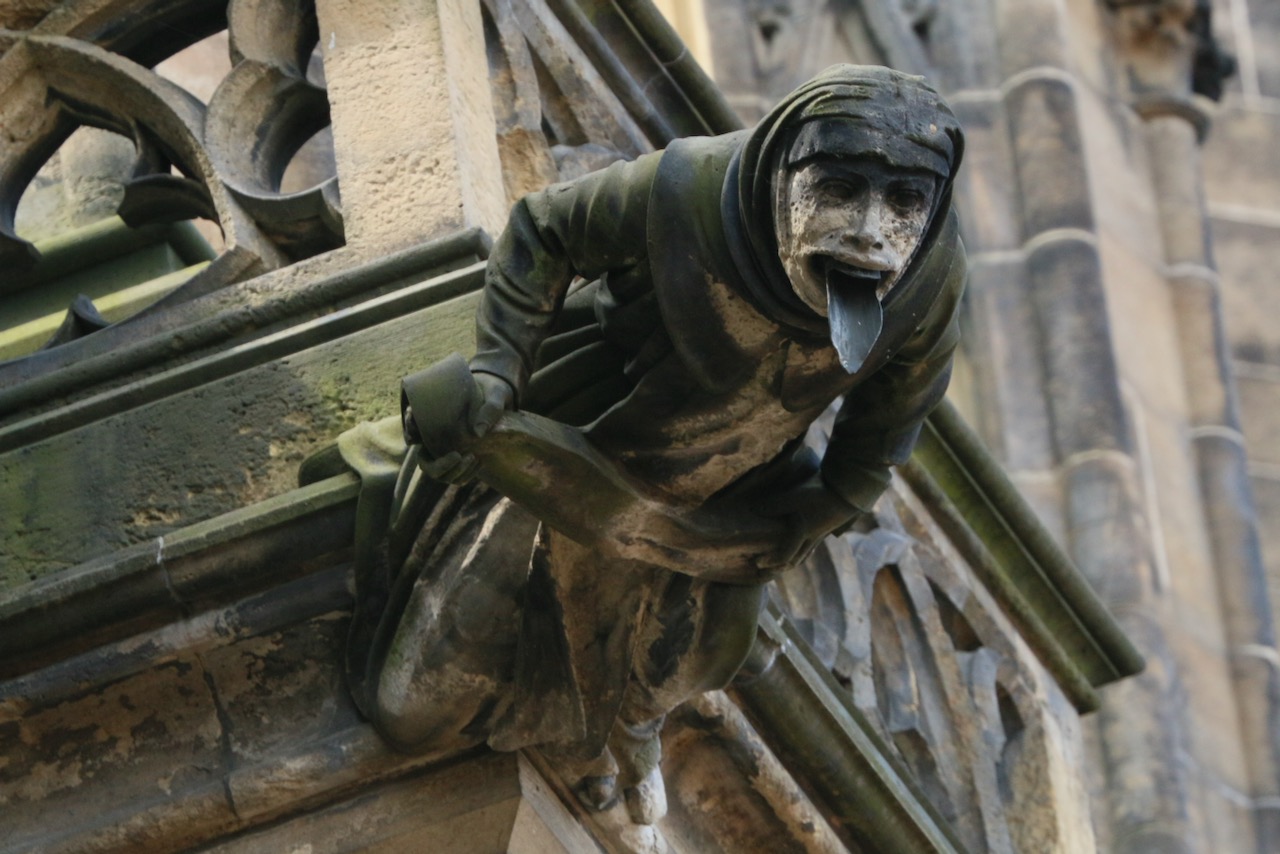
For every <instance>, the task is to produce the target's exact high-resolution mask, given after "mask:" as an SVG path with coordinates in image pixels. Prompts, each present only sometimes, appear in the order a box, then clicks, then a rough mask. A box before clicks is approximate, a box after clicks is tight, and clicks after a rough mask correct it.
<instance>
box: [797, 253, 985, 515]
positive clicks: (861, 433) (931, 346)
mask: <svg viewBox="0 0 1280 854" xmlns="http://www.w3.org/2000/svg"><path fill="white" fill-rule="evenodd" d="M954 252H955V253H956V254H955V255H954V257H952V258H951V259H950V261H949V265H948V266H949V269H948V270H947V271H946V274H945V276H946V277H945V281H944V283H943V287H942V291H941V293H940V294H939V295H938V298H937V300H936V301H935V302H934V303H933V306H932V307H931V308H930V311H929V314H928V315H927V316H926V317H925V320H924V322H923V323H922V324H921V325H920V326H919V327H918V328H917V330H916V332H915V334H914V335H913V336H912V337H911V338H910V339H909V340H908V341H907V343H906V345H905V346H903V348H902V349H901V350H899V351H898V353H897V354H896V355H895V356H894V358H893V359H892V360H891V361H890V362H889V364H887V365H886V366H885V367H884V368H882V369H881V370H879V371H878V372H876V374H875V375H873V376H871V377H869V378H868V379H867V381H866V382H864V383H862V384H861V385H859V386H857V387H856V388H854V389H853V390H852V391H851V392H849V394H847V395H846V396H845V399H844V402H843V403H842V404H841V406H840V412H839V414H837V415H836V422H835V427H834V428H833V429H832V434H831V441H830V442H829V443H828V445H827V451H826V453H825V454H824V455H823V458H822V479H823V481H824V482H825V483H826V484H827V486H828V487H829V488H831V489H832V490H834V491H835V492H837V493H839V494H840V496H841V497H843V498H844V499H845V500H846V501H848V502H849V503H850V504H852V505H853V506H855V507H857V508H858V509H859V510H863V511H869V510H870V509H871V507H872V506H873V505H874V504H875V502H876V499H877V498H879V497H880V494H881V493H882V492H884V490H885V488H886V487H887V486H888V485H889V466H891V465H900V464H902V463H905V462H906V461H907V458H908V457H910V456H911V451H912V449H913V448H914V447H915V444H916V438H917V437H918V436H919V435H920V427H921V425H922V424H923V423H924V419H925V416H927V415H928V414H929V413H930V412H931V411H932V410H933V408H934V407H935V406H936V405H937V404H938V402H939V401H940V400H942V396H943V394H945V393H946V390H947V383H948V381H949V380H950V378H951V361H952V356H953V355H954V353H955V349H956V345H957V344H958V343H959V339H960V328H959V307H960V296H961V294H962V292H963V290H964V282H965V264H964V249H963V248H962V247H961V245H960V243H959V241H958V240H957V241H956V242H955V244H954Z"/></svg>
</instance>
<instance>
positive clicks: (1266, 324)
mask: <svg viewBox="0 0 1280 854" xmlns="http://www.w3.org/2000/svg"><path fill="white" fill-rule="evenodd" d="M1278 138H1280V137H1278ZM1277 192H1280V187H1277ZM1277 198H1278V199H1280V196H1278V197H1277ZM1210 224H1211V227H1212V229H1213V240H1214V250H1215V252H1216V254H1217V261H1218V269H1219V278H1220V280H1221V282H1222V311H1223V319H1224V322H1225V324H1226V332H1227V342H1228V347H1229V348H1230V352H1231V354H1232V355H1233V356H1234V357H1235V358H1236V359H1240V360H1242V361H1248V362H1261V363H1265V364H1268V365H1273V366H1280V324H1277V323H1275V322H1274V320H1275V318H1276V317H1280V288H1277V287H1276V286H1275V271H1276V270H1280V220H1277V222H1276V223H1251V222H1244V221H1241V220H1237V219H1232V218H1228V217H1225V216H1215V217H1213V219H1212V220H1211V223H1210Z"/></svg>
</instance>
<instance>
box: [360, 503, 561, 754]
mask: <svg viewBox="0 0 1280 854" xmlns="http://www.w3.org/2000/svg"><path fill="white" fill-rule="evenodd" d="M445 524H446V525H447V527H446V529H445V530H444V531H443V532H429V531H424V533H423V538H424V540H427V539H433V545H432V547H431V548H429V549H427V550H426V553H425V554H424V553H421V552H419V551H416V550H415V551H414V552H413V553H411V555H410V556H409V558H408V560H407V561H406V567H405V569H404V571H403V572H402V574H401V579H400V583H401V584H403V585H405V586H406V587H407V591H406V590H402V591H401V595H400V597H395V596H393V600H394V599H396V598H399V600H400V602H402V603H403V610H402V611H400V613H399V615H398V616H397V615H396V614H394V613H389V614H388V617H387V619H388V620H390V621H391V622H390V623H389V624H388V626H387V627H386V629H387V631H388V632H389V642H387V643H385V644H384V645H383V647H382V648H380V649H377V650H375V660H374V663H373V673H374V675H373V679H374V680H375V687H374V698H375V706H374V723H375V725H376V726H377V728H378V729H379V731H380V732H381V733H382V734H383V735H384V736H385V737H386V738H387V740H388V741H390V742H391V743H392V744H393V745H395V746H396V747H397V748H399V749H401V750H406V751H415V752H417V751H452V750H455V749H463V748H466V747H470V746H472V745H475V744H479V743H481V742H483V741H484V740H485V738H486V737H487V735H488V724H489V722H490V721H491V720H492V719H493V717H494V715H495V713H497V712H500V711H501V708H502V706H503V704H505V703H507V702H509V701H510V689H511V680H512V673H513V668H514V659H515V648H516V638H517V635H518V627H519V597H520V595H521V589H522V588H523V586H524V583H525V578H526V575H527V572H528V566H529V551H530V544H531V543H532V541H533V538H534V534H535V532H536V530H537V526H538V523H537V520H535V519H533V518H532V517H531V516H529V515H528V514H527V513H526V512H525V511H523V510H521V509H520V508H519V507H517V506H515V505H514V504H512V503H511V502H510V501H508V500H506V499H501V500H498V501H497V502H496V503H495V504H493V505H492V507H491V509H489V510H488V512H487V513H482V514H478V515H468V514H465V513H460V514H459V515H458V517H457V518H455V519H454V520H452V521H450V522H448V523H445ZM410 563H417V564H418V566H417V572H416V573H415V572H414V569H415V568H414V567H412V566H410V565H409V564H410ZM415 574H416V577H415ZM397 607H399V604H397Z"/></svg>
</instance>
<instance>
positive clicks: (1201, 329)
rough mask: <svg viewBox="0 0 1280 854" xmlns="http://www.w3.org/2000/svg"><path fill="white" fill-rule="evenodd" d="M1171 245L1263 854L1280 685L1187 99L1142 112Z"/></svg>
mask: <svg viewBox="0 0 1280 854" xmlns="http://www.w3.org/2000/svg"><path fill="white" fill-rule="evenodd" d="M1140 112H1142V113H1143V115H1144V118H1145V120H1146V127H1145V130H1146V142H1147V148H1148V151H1150V153H1151V157H1150V159H1151V164H1152V178H1153V182H1154V185H1155V190H1156V201H1157V204H1158V205H1159V215H1160V226H1161V236H1162V238H1163V241H1164V252H1165V263H1166V272H1165V277H1166V279H1167V281H1168V282H1169V288H1170V291H1171V295H1172V298H1173V305H1174V310H1175V313H1176V318H1177V324H1178V338H1179V341H1180V343H1181V345H1182V362H1183V367H1184V374H1185V376H1186V382H1187V399H1188V402H1189V405H1190V420H1191V441H1192V446H1193V448H1194V453H1195V458H1196V463H1197V469H1198V473H1199V477H1200V493H1201V503H1202V507H1203V511H1204V514H1205V521H1206V525H1207V528H1208V531H1209V538H1210V545H1211V548H1212V553H1213V560H1214V565H1215V569H1216V573H1215V575H1216V578H1217V581H1218V588H1219V591H1220V596H1221V600H1222V608H1223V612H1224V613H1223V622H1224V625H1225V628H1226V635H1227V639H1228V643H1229V644H1230V646H1231V649H1230V650H1229V657H1230V665H1231V672H1232V677H1233V680H1234V683H1235V701H1236V703H1237V705H1238V706H1239V714H1240V727H1241V730H1242V735H1243V738H1244V741H1245V745H1244V755H1245V757H1246V759H1247V762H1248V765H1249V778H1250V782H1251V784H1252V791H1251V792H1250V793H1249V794H1250V795H1251V796H1252V797H1253V798H1254V799H1255V804H1256V805H1255V806H1254V809H1253V811H1254V817H1255V829H1256V833H1257V835H1258V845H1259V848H1258V850H1259V851H1265V850H1269V849H1268V847H1267V846H1268V845H1269V844H1272V843H1274V842H1275V840H1276V839H1278V838H1280V808H1278V807H1277V806H1276V804H1277V803H1280V798H1278V797H1277V796H1280V756H1278V752H1280V680H1278V679H1277V673H1276V664H1275V662H1276V661H1277V653H1276V637H1275V627H1274V623H1273V617H1272V614H1271V608H1270V601H1271V600H1270V596H1269V595H1268V590H1267V578H1266V569H1265V567H1264V566H1263V562H1262V553H1261V546H1260V544H1259V539H1258V530H1257V518H1256V509H1255V504H1254V500H1253V495H1252V490H1251V488H1250V485H1249V477H1248V469H1247V460H1246V455H1245V447H1244V436H1243V434H1242V433H1241V430H1240V423H1239V416H1238V415H1237V405H1236V400H1235V396H1236V395H1235V388H1234V382H1233V380H1232V375H1231V372H1230V364H1229V361H1228V356H1227V351H1226V332H1225V329H1224V326H1223V317H1222V297H1221V285H1220V283H1219V281H1218V274H1217V271H1216V270H1215V269H1214V267H1213V258H1212V253H1211V252H1210V239H1209V228H1208V218H1207V214H1206V209H1205V201H1204V193H1203V186H1204V178H1203V174H1202V171H1201V168H1200V151H1199V143H1200V138H1201V136H1202V135H1203V131H1204V130H1205V129H1206V128H1207V117H1205V116H1203V114H1199V111H1198V110H1196V109H1194V105H1193V104H1192V102H1191V101H1190V99H1189V98H1188V97H1186V96H1185V95H1184V96H1183V97H1182V98H1178V99H1176V100H1170V101H1169V102H1167V103H1165V104H1163V105H1161V104H1160V103H1159V102H1155V101H1153V100H1152V99H1150V98H1148V99H1147V100H1146V102H1145V104H1143V105H1140Z"/></svg>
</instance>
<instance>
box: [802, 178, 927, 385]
mask: <svg viewBox="0 0 1280 854" xmlns="http://www.w3.org/2000/svg"><path fill="white" fill-rule="evenodd" d="M938 183H939V179H938V177H937V176H936V175H934V174H933V173H931V172H928V171H925V170H916V169H905V168H902V167H899V166H893V165H891V164H889V163H888V162H886V161H884V160H881V159H879V158H875V157H819V158H815V159H812V160H808V161H806V162H804V163H802V164H798V165H797V166H796V167H794V168H793V169H791V170H789V173H788V175H787V178H786V180H785V181H783V182H780V186H779V188H778V192H779V193H780V194H781V195H780V197H779V199H778V202H779V204H778V210H779V222H778V256H779V258H780V259H781V261H782V266H783V268H784V269H785V270H786V273H787V276H788V278H789V279H790V280H791V286H792V288H793V289H794V290H795V292H796V295H797V296H799V297H800V299H801V300H803V301H804V303H805V304H806V305H808V306H809V307H810V308H811V309H813V310H814V311H815V312H817V313H818V314H820V315H822V316H824V317H826V318H827V319H828V322H829V324H830V327H831V339H832V343H833V344H834V345H835V347H836V350H837V352H838V353H839V354H840V361H841V363H842V364H843V365H844V367H845V369H846V370H848V371H849V372H850V373H852V372H853V371H855V370H857V369H858V367H860V366H861V364H862V361H863V359H865V357H866V355H867V352H869V351H870V349H871V345H872V344H873V343H874V342H875V338H876V337H877V336H878V335H879V333H880V326H881V322H882V315H881V308H880V303H881V302H882V301H883V300H884V298H885V297H886V296H887V295H888V294H889V292H890V291H892V290H893V287H894V285H895V284H896V283H897V282H898V279H899V278H900V277H901V275H902V272H903V270H905V269H906V267H907V264H908V263H910V261H911V258H912V256H913V255H914V254H915V251H916V249H917V247H918V246H919V245H920V240H921V238H922V237H923V235H924V233H925V230H926V229H927V228H928V225H929V216H930V213H931V212H932V210H933V207H934V195H935V193H936V192H937V189H938Z"/></svg>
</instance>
